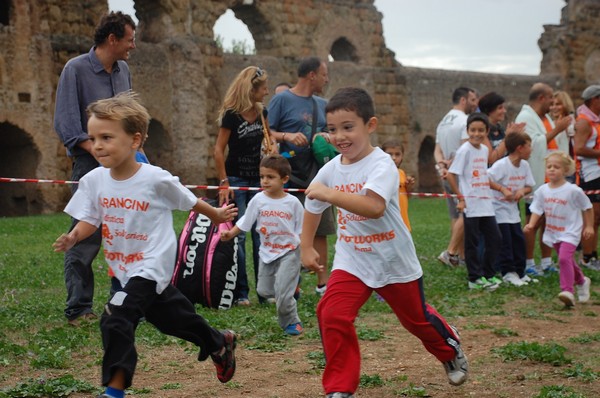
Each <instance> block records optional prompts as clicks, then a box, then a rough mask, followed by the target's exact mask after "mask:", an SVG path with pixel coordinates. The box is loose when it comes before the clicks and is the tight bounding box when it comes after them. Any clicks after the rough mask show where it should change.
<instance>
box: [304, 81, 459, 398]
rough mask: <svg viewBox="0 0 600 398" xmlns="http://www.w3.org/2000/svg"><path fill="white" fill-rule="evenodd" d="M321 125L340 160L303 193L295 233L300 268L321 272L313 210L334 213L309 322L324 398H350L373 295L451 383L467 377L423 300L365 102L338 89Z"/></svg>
mask: <svg viewBox="0 0 600 398" xmlns="http://www.w3.org/2000/svg"><path fill="white" fill-rule="evenodd" d="M326 113H327V127H328V128H329V133H330V136H331V140H332V142H333V143H334V145H335V146H336V148H337V149H338V151H339V152H340V154H341V156H338V157H336V158H334V159H333V160H331V161H329V162H328V163H327V164H325V166H323V168H322V169H321V170H320V171H319V173H318V174H317V176H316V177H315V178H314V180H313V182H312V183H311V184H310V186H309V187H308V188H307V190H306V198H307V200H306V202H305V207H306V210H305V212H304V223H303V227H302V234H301V235H300V239H301V243H300V247H301V256H302V263H303V264H304V266H306V267H308V268H309V269H311V270H314V271H319V270H322V269H324V265H323V264H321V262H320V259H319V255H318V253H317V251H316V250H315V248H314V246H313V241H314V236H315V231H316V229H317V226H318V224H319V219H320V217H321V213H322V212H323V211H325V210H327V209H328V207H329V206H332V205H333V206H335V207H336V208H337V221H338V230H337V242H336V246H335V257H334V260H333V271H332V273H331V277H330V279H329V282H328V283H327V290H326V292H325V295H324V296H323V298H322V299H321V301H320V302H319V304H318V306H317V317H318V320H319V329H320V332H321V340H322V342H323V350H324V353H325V358H326V364H325V371H324V373H323V387H324V389H325V393H326V394H327V396H328V397H334V396H335V397H352V396H353V394H354V392H355V391H356V389H357V388H358V384H359V379H360V349H359V344H358V338H357V336H356V329H355V326H354V320H355V319H356V316H357V315H358V311H359V309H360V308H361V307H362V306H363V304H364V303H365V302H366V301H367V300H368V299H369V297H370V295H371V292H372V291H373V290H374V291H376V292H377V293H378V294H379V295H381V296H382V297H383V298H384V299H385V302H386V303H387V304H388V305H389V306H390V307H391V308H392V309H393V310H394V312H395V313H396V316H397V317H398V319H399V320H400V321H401V323H402V325H404V327H405V328H406V329H407V330H408V331H410V332H411V333H412V334H414V335H415V336H417V337H418V338H419V339H420V340H421V342H422V343H423V345H424V346H425V348H426V349H427V350H428V351H429V352H431V353H432V354H433V355H434V356H435V357H436V358H437V359H438V360H439V361H441V362H442V363H443V365H444V367H445V369H446V373H447V375H448V379H449V381H450V383H451V384H453V385H460V384H462V383H464V382H465V381H466V379H467V373H468V363H467V359H466V357H465V355H464V353H463V351H462V349H461V347H460V343H459V337H458V333H457V331H456V330H455V329H454V328H452V327H451V326H449V325H448V324H447V323H446V321H445V320H444V319H443V318H442V317H441V316H440V315H439V314H438V313H437V312H436V311H435V310H434V309H433V308H432V307H430V306H429V305H428V304H426V303H425V301H424V293H423V280H422V276H423V271H422V269H421V265H420V264H419V260H418V258H417V255H416V252H415V247H414V244H413V241H412V238H411V235H410V233H409V232H408V229H407V228H406V225H405V224H404V222H403V221H402V219H401V216H400V209H399V206H398V184H399V177H398V172H397V169H396V165H395V164H394V162H393V161H392V159H391V158H390V156H389V155H387V154H386V153H385V152H383V151H382V150H381V149H380V148H374V147H373V146H372V145H371V143H370V141H369V139H370V136H371V134H372V133H373V132H374V131H375V129H376V127H377V118H376V117H375V113H374V107H373V101H372V99H371V97H370V96H369V94H368V93H367V92H366V91H365V90H363V89H359V88H344V89H340V90H338V92H337V93H336V94H335V95H334V96H333V98H331V100H330V101H329V103H328V104H327V107H326Z"/></svg>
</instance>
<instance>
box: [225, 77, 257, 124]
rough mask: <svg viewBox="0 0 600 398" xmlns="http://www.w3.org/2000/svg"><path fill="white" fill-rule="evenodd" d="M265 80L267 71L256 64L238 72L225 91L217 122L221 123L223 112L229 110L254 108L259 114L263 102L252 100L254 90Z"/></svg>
mask: <svg viewBox="0 0 600 398" xmlns="http://www.w3.org/2000/svg"><path fill="white" fill-rule="evenodd" d="M266 82H267V72H266V71H265V70H263V69H261V68H259V67H258V66H249V67H247V68H245V69H244V70H242V71H241V72H240V73H238V75H237V76H236V77H235V79H233V82H231V85H230V86H229V88H228V89H227V92H226V93H225V99H224V100H223V105H221V109H220V110H219V117H218V118H217V123H219V125H220V124H221V121H222V120H223V116H224V115H225V112H227V111H229V110H230V111H233V112H236V113H244V112H248V111H249V110H251V109H253V108H254V109H256V111H257V112H258V114H259V115H260V114H261V113H262V111H263V104H262V103H259V102H256V101H255V100H254V91H255V90H256V89H257V88H258V87H260V86H261V85H262V84H266Z"/></svg>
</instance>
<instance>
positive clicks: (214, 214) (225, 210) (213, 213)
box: [192, 198, 237, 224]
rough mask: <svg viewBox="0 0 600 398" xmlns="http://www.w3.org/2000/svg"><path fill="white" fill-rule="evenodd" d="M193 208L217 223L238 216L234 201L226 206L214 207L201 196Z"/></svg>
mask: <svg viewBox="0 0 600 398" xmlns="http://www.w3.org/2000/svg"><path fill="white" fill-rule="evenodd" d="M192 210H194V211H195V212H196V213H202V214H204V215H205V216H207V217H208V218H210V221H212V222H213V223H215V224H221V223H222V222H226V221H231V220H233V219H234V218H235V216H237V208H236V207H235V205H234V204H233V203H232V204H230V205H227V206H226V207H213V206H211V205H209V204H208V203H206V202H205V201H203V200H202V199H200V198H198V201H197V202H196V204H195V205H194V207H193V208H192Z"/></svg>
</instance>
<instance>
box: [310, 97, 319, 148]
mask: <svg viewBox="0 0 600 398" xmlns="http://www.w3.org/2000/svg"><path fill="white" fill-rule="evenodd" d="M310 99H311V100H312V103H313V117H312V126H311V132H310V139H309V140H308V148H309V149H311V150H312V142H313V139H314V138H315V134H316V133H317V123H318V121H319V115H318V111H319V107H318V105H317V100H315V97H313V96H312V95H311V96H310Z"/></svg>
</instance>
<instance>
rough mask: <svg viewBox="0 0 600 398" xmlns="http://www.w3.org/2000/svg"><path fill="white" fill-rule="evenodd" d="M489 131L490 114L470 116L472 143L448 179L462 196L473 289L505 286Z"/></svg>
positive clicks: (461, 152) (460, 208)
mask: <svg viewBox="0 0 600 398" xmlns="http://www.w3.org/2000/svg"><path fill="white" fill-rule="evenodd" d="M489 131H490V122H489V120H488V118H487V116H486V115H484V114H483V113H479V112H476V113H472V114H470V115H469V117H468V118H467V135H468V136H469V140H468V141H467V142H465V143H464V144H462V145H461V146H460V148H458V150H457V151H456V155H455V156H454V160H453V161H452V164H451V165H450V169H449V170H448V176H447V179H448V183H449V184H450V186H451V187H452V190H453V191H454V192H456V194H457V195H458V197H459V199H458V204H457V205H456V209H457V210H458V211H459V212H462V213H463V215H464V224H465V262H466V263H467V271H468V278H469V283H468V286H469V289H487V290H495V289H496V288H497V287H498V285H499V284H500V283H502V280H501V279H499V278H497V277H496V276H495V271H494V268H493V265H494V263H495V262H496V256H497V255H498V250H499V246H498V242H499V241H500V240H501V239H502V237H501V235H500V230H499V229H498V224H496V217H495V213H494V205H493V204H492V190H491V189H490V181H489V178H488V175H487V164H488V148H487V146H485V145H483V141H484V139H485V138H486V137H487V135H488V133H489ZM457 179H458V181H459V184H457V183H456V180H457ZM480 236H483V237H484V238H485V252H484V255H483V256H482V257H483V258H481V256H480V253H479V250H478V247H479V238H480Z"/></svg>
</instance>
